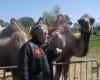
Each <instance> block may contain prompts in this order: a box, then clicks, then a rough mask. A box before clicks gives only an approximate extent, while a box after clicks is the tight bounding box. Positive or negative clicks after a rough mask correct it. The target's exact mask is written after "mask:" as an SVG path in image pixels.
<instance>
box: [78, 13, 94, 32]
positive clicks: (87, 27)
mask: <svg viewBox="0 0 100 80" xmlns="http://www.w3.org/2000/svg"><path fill="white" fill-rule="evenodd" d="M94 22H95V19H94V18H93V17H91V16H90V15H87V14H85V15H83V16H82V17H81V18H80V19H79V20H78V23H79V24H80V26H81V32H82V31H85V32H91V31H92V28H93V24H94Z"/></svg>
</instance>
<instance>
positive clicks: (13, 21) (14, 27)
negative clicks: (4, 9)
mask: <svg viewBox="0 0 100 80" xmlns="http://www.w3.org/2000/svg"><path fill="white" fill-rule="evenodd" d="M20 26H21V25H20V23H19V22H18V21H17V20H16V19H15V18H11V20H10V25H9V26H8V27H9V29H10V30H11V31H13V32H15V31H19V30H20Z"/></svg>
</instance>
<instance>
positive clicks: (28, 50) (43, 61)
mask: <svg viewBox="0 0 100 80" xmlns="http://www.w3.org/2000/svg"><path fill="white" fill-rule="evenodd" d="M31 34H32V39H31V40H29V41H28V42H26V43H25V44H24V45H23V47H22V48H21V49H20V52H19V61H18V80H50V76H51V75H50V69H49V65H48V60H47V57H46V54H45V52H44V50H43V49H42V48H41V47H40V46H41V44H42V43H43V42H45V41H46V40H47V38H48V30H47V29H46V28H44V26H42V25H41V26H40V25H36V26H35V28H34V29H33V30H32V32H31Z"/></svg>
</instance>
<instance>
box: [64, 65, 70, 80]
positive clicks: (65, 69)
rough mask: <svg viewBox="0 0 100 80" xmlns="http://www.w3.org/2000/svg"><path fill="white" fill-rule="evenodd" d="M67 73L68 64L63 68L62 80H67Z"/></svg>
mask: <svg viewBox="0 0 100 80" xmlns="http://www.w3.org/2000/svg"><path fill="white" fill-rule="evenodd" d="M68 71H69V64H67V65H64V66H63V76H64V80H67V78H68Z"/></svg>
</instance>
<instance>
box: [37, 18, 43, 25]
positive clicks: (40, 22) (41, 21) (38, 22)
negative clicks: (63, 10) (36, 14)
mask: <svg viewBox="0 0 100 80" xmlns="http://www.w3.org/2000/svg"><path fill="white" fill-rule="evenodd" d="M38 24H44V21H43V18H39V20H38V21H37V23H36V25H38Z"/></svg>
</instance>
